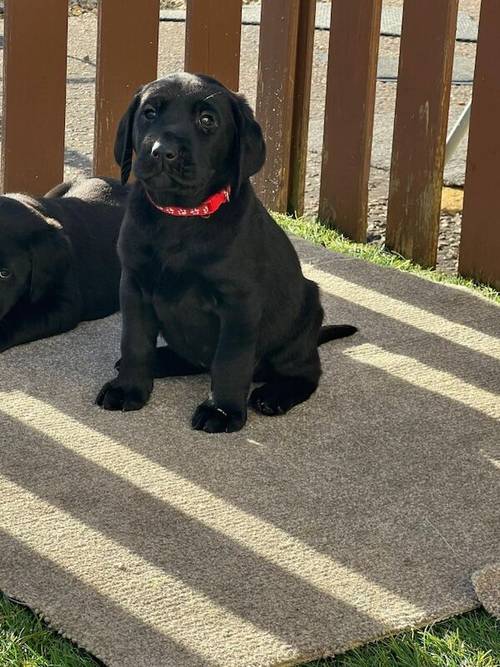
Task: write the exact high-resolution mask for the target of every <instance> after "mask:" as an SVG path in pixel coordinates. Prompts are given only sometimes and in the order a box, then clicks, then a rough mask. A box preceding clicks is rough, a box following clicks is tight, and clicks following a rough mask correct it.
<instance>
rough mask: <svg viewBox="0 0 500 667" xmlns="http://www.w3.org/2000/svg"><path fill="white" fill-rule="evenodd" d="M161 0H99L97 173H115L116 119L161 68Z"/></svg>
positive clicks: (113, 174) (117, 172)
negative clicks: (159, 40)
mask: <svg viewBox="0 0 500 667" xmlns="http://www.w3.org/2000/svg"><path fill="white" fill-rule="evenodd" d="M159 15H160V2H159V0H129V2H128V3H127V10H126V11H124V10H123V0H101V1H100V2H99V18H98V37H97V40H98V41H97V81H96V115H95V132H94V174H96V175H99V176H116V175H118V174H119V169H118V167H117V165H116V164H115V160H114V157H113V145H114V140H115V134H116V128H117V125H118V122H119V120H120V118H121V116H122V114H123V112H124V111H125V109H126V108H127V106H128V104H129V102H130V100H131V98H132V95H133V93H134V91H135V90H136V89H137V88H138V87H139V86H140V85H142V84H144V83H148V82H149V81H152V80H153V79H155V78H156V76H157V70H158V31H159Z"/></svg>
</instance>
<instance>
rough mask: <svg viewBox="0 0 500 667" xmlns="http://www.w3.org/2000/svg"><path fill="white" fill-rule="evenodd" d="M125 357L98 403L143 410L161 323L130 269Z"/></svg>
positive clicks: (124, 293) (124, 301) (123, 289)
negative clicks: (115, 376) (116, 375)
mask: <svg viewBox="0 0 500 667" xmlns="http://www.w3.org/2000/svg"><path fill="white" fill-rule="evenodd" d="M120 306H121V310H122V341H121V351H122V358H121V363H120V369H119V372H118V377H117V378H115V379H114V380H111V381H110V382H107V383H106V384H105V385H104V387H103V388H102V389H101V391H100V392H99V394H98V396H97V399H96V403H97V404H98V405H100V406H101V407H102V408H104V409H105V410H124V411H128V410H140V408H142V407H143V406H144V405H145V404H146V403H147V401H148V399H149V396H150V395H151V391H152V389H153V369H154V360H155V352H156V339H157V337H158V332H159V324H158V320H157V318H156V314H155V312H154V309H153V306H152V304H151V303H150V302H146V301H145V300H144V299H143V296H142V291H141V289H140V287H139V285H138V283H137V282H136V281H135V279H134V277H133V276H132V275H130V273H129V272H128V271H126V270H124V271H123V273H122V279H121V282H120Z"/></svg>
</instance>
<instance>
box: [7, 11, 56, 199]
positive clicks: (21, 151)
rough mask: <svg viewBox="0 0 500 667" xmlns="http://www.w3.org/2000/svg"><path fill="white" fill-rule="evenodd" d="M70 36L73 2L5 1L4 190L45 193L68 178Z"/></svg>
mask: <svg viewBox="0 0 500 667" xmlns="http://www.w3.org/2000/svg"><path fill="white" fill-rule="evenodd" d="M67 35H68V3H67V0H7V1H6V2H5V46H4V73H3V76H4V83H3V85H4V100H3V142H2V188H3V191H4V192H12V191H24V192H29V193H32V194H37V195H41V194H45V192H47V190H49V189H50V188H51V187H53V186H54V185H56V184H57V183H59V182H60V181H62V179H63V174H64V119H65V111H66V51H67ZM40 54H42V57H40Z"/></svg>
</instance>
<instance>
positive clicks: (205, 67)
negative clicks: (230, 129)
mask: <svg viewBox="0 0 500 667" xmlns="http://www.w3.org/2000/svg"><path fill="white" fill-rule="evenodd" d="M241 7H242V0H187V16H186V59H185V69H186V71H187V72H192V73H193V74H207V75H208V76H213V77H214V78H215V79H218V80H219V81H221V82H222V83H223V84H224V85H225V86H227V87H228V88H230V89H231V90H238V88H239V78H240V44H241Z"/></svg>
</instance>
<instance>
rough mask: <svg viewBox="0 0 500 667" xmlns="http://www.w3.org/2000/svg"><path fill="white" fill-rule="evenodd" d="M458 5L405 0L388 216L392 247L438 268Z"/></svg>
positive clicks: (454, 0)
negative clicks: (440, 218) (438, 246)
mask: <svg viewBox="0 0 500 667" xmlns="http://www.w3.org/2000/svg"><path fill="white" fill-rule="evenodd" d="M457 12H458V0H440V2H436V0H406V1H405V4H404V13H403V29H402V36H401V54H400V63H399V79H398V91H397V99H396V119H395V126H394V143H393V149H392V165H391V179H390V188H389V190H390V192H389V206H388V213H387V239H386V243H387V246H388V247H389V248H392V249H393V250H396V251H397V252H398V253H400V254H401V255H403V256H404V257H408V258H410V259H412V260H414V261H415V262H417V263H418V264H421V265H423V266H435V265H436V257H437V242H438V235H439V217H440V208H441V191H442V186H443V168H444V156H445V146H446V130H447V127H448V111H449V104H450V90H451V76H452V68H453V55H454V49H455V34H456V25H457Z"/></svg>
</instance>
